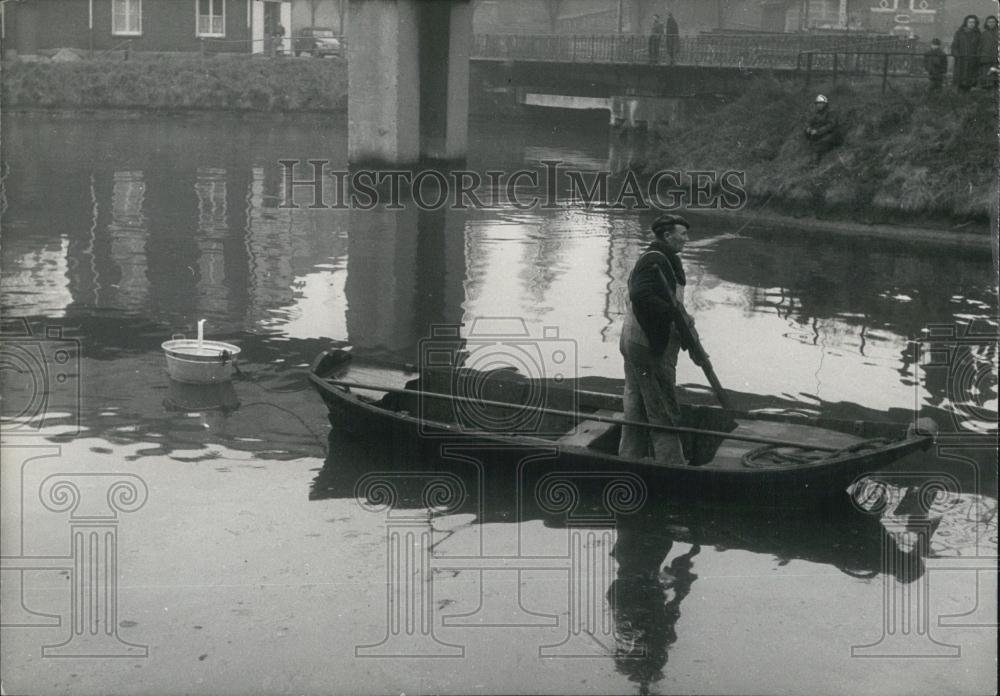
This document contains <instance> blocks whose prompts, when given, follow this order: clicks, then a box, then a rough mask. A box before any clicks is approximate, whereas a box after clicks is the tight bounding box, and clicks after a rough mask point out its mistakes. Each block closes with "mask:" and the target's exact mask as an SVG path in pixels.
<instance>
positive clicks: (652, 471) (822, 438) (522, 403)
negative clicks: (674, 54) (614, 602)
mask: <svg viewBox="0 0 1000 696" xmlns="http://www.w3.org/2000/svg"><path fill="white" fill-rule="evenodd" d="M310 379H311V380H312V383H313V386H314V387H315V388H316V390H317V391H318V392H319V394H320V396H321V397H322V398H323V400H324V401H325V403H326V405H327V408H328V409H329V410H330V420H331V422H332V423H333V425H334V427H336V428H344V429H346V430H348V431H351V432H355V433H357V434H359V435H363V436H364V437H366V438H369V439H370V440H371V441H372V442H378V443H380V444H384V445H387V446H394V447H399V448H402V449H404V450H405V451H407V452H410V453H419V455H420V456H421V458H424V459H425V461H432V460H433V459H434V458H435V457H436V456H437V454H438V453H440V451H441V450H440V448H441V445H442V443H445V442H461V443H470V442H475V443H478V444H480V445H482V446H484V447H492V448H493V449H494V451H493V453H492V455H493V456H501V454H502V452H504V451H509V449H510V448H511V447H522V448H523V447H529V448H550V449H551V450H552V451H553V454H552V459H553V464H554V465H555V466H556V467H557V468H559V467H561V468H563V469H572V470H580V471H595V470H600V471H606V470H611V471H622V472H632V473H635V474H636V475H639V476H641V477H643V479H645V480H647V481H648V482H649V483H650V485H653V486H655V490H656V491H657V493H658V494H660V493H662V492H664V491H674V492H677V493H678V494H681V495H683V497H685V498H688V499H690V498H692V497H698V498H700V499H705V500H710V499H722V500H733V501H739V502H741V503H745V504H751V505H754V504H761V505H780V506H782V507H787V506H793V507H798V506H809V505H813V504H815V503H817V502H818V501H824V500H829V499H838V498H842V497H843V492H844V491H845V490H846V489H847V488H848V486H850V485H851V484H852V483H853V482H854V481H856V480H857V479H858V478H859V477H862V476H864V475H866V474H871V473H873V472H875V471H878V470H879V469H881V468H883V467H885V466H887V465H889V464H891V463H893V462H895V461H898V460H900V459H902V458H903V457H906V456H907V455H909V454H911V453H914V452H918V451H920V450H923V449H926V448H927V447H928V446H929V445H930V444H931V437H929V436H926V435H918V434H915V433H913V432H911V431H908V429H907V427H906V426H905V425H900V424H891V423H876V422H866V421H844V420H837V419H826V418H816V417H802V416H787V415H779V414H773V413H757V412H742V411H734V410H724V409H721V408H716V407H710V406H693V405H685V406H683V407H682V417H683V426H684V428H683V430H684V432H682V433H681V438H682V440H683V442H684V449H685V452H687V453H689V455H690V456H691V464H692V465H687V466H684V465H681V466H670V465H658V464H656V463H654V462H653V460H651V459H643V460H631V459H625V458H622V457H619V456H618V455H617V449H618V441H619V437H620V432H621V423H622V417H623V413H622V411H623V409H622V405H621V397H620V396H618V395H614V394H606V393H596V392H584V391H579V390H574V389H569V388H566V387H564V386H560V385H558V384H556V383H554V382H549V381H542V380H530V379H527V378H525V377H523V376H521V375H519V374H517V373H516V372H512V371H508V370H495V371H492V372H483V371H476V370H470V369H466V368H455V369H452V368H434V369H426V370H424V371H423V372H422V373H421V374H416V373H413V372H408V371H406V370H403V369H391V368H388V367H373V366H365V365H355V364H351V363H350V360H349V354H347V353H344V352H343V351H332V352H324V353H322V354H320V356H318V357H317V358H316V360H314V362H313V365H312V368H311V373H310ZM362 385H364V386H362ZM775 442H786V443H787V442H796V443H803V444H804V445H805V446H804V447H786V446H776V445H774V444H773V443H775ZM767 443H772V444H768V445H767V446H765V447H762V446H761V445H762V444H767Z"/></svg>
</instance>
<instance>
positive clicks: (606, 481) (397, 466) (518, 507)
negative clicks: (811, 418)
mask: <svg viewBox="0 0 1000 696" xmlns="http://www.w3.org/2000/svg"><path fill="white" fill-rule="evenodd" d="M328 447H329V455H328V458H327V461H326V463H325V465H324V467H323V469H322V470H321V471H320V472H319V474H318V475H317V477H316V479H315V480H314V482H313V486H312V490H311V492H310V497H311V498H312V499H321V498H342V499H349V500H358V502H359V503H361V506H362V508H365V509H373V508H374V507H375V506H377V505H383V506H388V508H389V509H388V510H387V511H385V512H384V514H385V515H386V523H387V525H391V524H392V523H393V520H394V519H395V520H406V521H407V524H408V525H410V526H407V527H405V528H401V529H406V530H407V533H412V530H413V526H414V520H418V519H425V520H426V523H425V525H426V529H427V530H432V529H438V530H442V531H441V532H440V535H439V536H438V537H436V538H437V539H440V541H439V542H437V543H436V544H435V545H433V546H431V547H429V548H428V551H427V552H428V554H429V555H430V557H429V558H428V560H427V563H426V565H427V567H433V566H434V564H435V563H437V562H438V556H436V555H435V554H437V553H440V559H443V561H444V562H445V563H447V561H448V559H449V554H452V553H454V550H453V549H451V548H450V547H449V544H451V543H452V542H453V541H454V540H453V539H451V538H450V536H449V535H450V534H452V533H453V530H455V529H456V525H460V526H461V528H462V529H469V528H471V527H478V531H475V532H470V534H471V535H472V537H473V538H476V539H482V540H484V541H483V543H486V541H485V540H486V538H487V537H488V536H490V535H496V538H497V539H499V540H502V539H505V538H508V535H507V534H505V532H504V527H505V526H510V525H524V527H523V529H524V530H525V532H527V530H530V529H532V528H533V527H532V526H531V525H530V523H531V522H533V521H537V520H540V521H541V522H542V523H543V525H544V527H545V528H548V529H566V530H567V532H568V534H571V533H573V532H574V531H576V532H578V533H580V534H581V535H585V534H586V533H587V530H594V529H595V528H597V529H600V528H604V529H606V530H613V533H614V536H613V540H614V547H613V549H614V550H613V551H612V548H611V546H604V545H602V546H598V547H597V549H596V550H592V551H591V553H592V554H594V555H596V556H598V557H604V558H607V554H608V553H610V554H611V556H612V557H613V559H614V562H615V566H616V567H612V568H610V569H609V574H608V575H605V573H604V565H603V562H602V561H601V559H600V558H597V560H596V561H595V562H594V563H593V564H592V565H590V566H586V565H581V566H574V567H577V568H580V569H581V570H580V572H581V576H582V578H581V582H582V583H583V584H584V585H586V587H587V588H588V590H589V591H591V592H598V593H599V594H597V595H596V597H598V598H603V599H604V602H605V604H604V606H607V607H609V608H610V611H611V614H610V618H611V623H612V624H613V635H608V634H598V635H597V636H596V637H597V638H598V639H601V641H602V644H603V645H604V646H605V652H604V654H605V655H607V656H608V657H610V658H612V659H613V660H614V663H615V667H616V669H617V670H618V671H619V672H620V673H621V674H623V675H625V676H626V677H627V678H628V679H629V680H630V681H631V682H634V683H636V684H637V685H639V687H640V688H641V689H643V690H645V689H647V688H648V687H649V686H650V685H652V684H654V683H656V682H657V681H659V680H660V679H661V678H662V677H663V673H664V672H665V671H666V670H665V667H666V665H667V662H668V655H669V651H670V648H671V646H672V645H673V644H674V643H675V642H676V641H677V640H678V631H680V632H681V633H683V624H680V623H679V620H680V617H681V614H682V612H683V610H684V606H683V605H684V603H685V601H686V597H688V596H689V595H690V593H691V592H692V591H695V592H696V594H697V592H698V590H697V586H696V582H697V580H698V566H699V561H700V560H702V559H703V557H704V556H705V555H710V554H713V553H714V554H718V553H725V552H728V551H746V552H750V553H753V554H759V555H762V556H765V557H767V556H771V557H773V558H774V559H775V561H776V565H777V567H781V566H785V565H787V564H789V563H791V562H793V561H800V560H801V561H806V562H808V563H813V564H821V565H826V566H830V567H833V568H836V569H838V570H839V571H840V572H842V573H844V574H845V575H847V576H849V577H851V578H863V579H873V578H876V577H877V576H878V575H879V574H880V573H881V574H887V575H888V576H889V577H888V580H887V581H888V582H900V583H903V584H908V583H911V582H913V581H915V580H917V579H919V578H920V577H921V576H922V575H923V573H924V565H923V555H924V553H925V551H926V545H920V546H919V547H914V548H912V549H901V548H900V547H899V546H898V545H897V544H896V541H895V537H894V536H893V535H891V534H889V533H887V531H886V529H885V528H884V527H883V525H882V520H881V515H880V514H877V513H874V512H869V511H868V510H867V509H866V508H864V507H862V506H856V505H851V504H848V505H846V506H844V507H843V508H840V509H839V510H838V511H837V513H836V514H833V513H831V511H829V510H827V511H826V512H825V513H824V514H816V513H812V512H802V511H795V510H778V511H774V510H769V511H766V512H764V511H761V510H756V509H753V508H746V507H740V506H733V505H726V506H711V505H704V504H698V503H695V504H690V505H685V504H683V503H674V502H670V501H664V500H662V499H657V498H654V497H651V496H650V497H645V498H642V497H641V496H632V497H623V498H618V499H615V497H614V496H611V495H609V492H610V491H612V490H615V488H614V487H615V486H616V485H622V484H625V486H624V487H628V485H631V484H635V483H636V479H635V478H634V477H633V476H632V475H631V474H629V473H627V472H612V471H605V472H599V473H601V476H600V477H598V476H594V477H591V478H589V479H588V478H586V477H584V476H582V475H580V472H559V471H558V470H556V472H553V471H552V469H551V467H549V466H547V462H546V461H545V460H544V459H540V458H537V457H535V458H533V454H534V453H533V452H532V451H529V450H524V451H523V452H522V454H524V460H523V461H522V462H521V463H519V465H518V466H517V467H511V466H510V465H509V463H505V462H503V461H502V460H499V459H490V458H489V457H488V456H487V455H486V454H485V453H484V452H482V451H481V450H477V448H476V447H475V445H474V443H473V444H470V445H468V446H459V447H458V448H457V449H456V450H454V451H452V452H450V453H446V454H445V456H444V457H442V458H441V461H440V462H438V463H436V464H435V466H434V467H433V470H432V471H429V470H428V469H427V468H424V467H422V466H421V464H420V463H419V462H415V461H414V460H413V458H412V457H411V456H410V453H409V452H406V451H404V450H401V449H390V448H377V449H375V450H373V449H372V448H371V447H370V443H368V442H366V441H363V440H360V439H358V438H351V437H348V436H347V435H345V433H343V432H340V431H338V430H336V429H335V430H334V431H332V432H331V434H330V439H329V443H328ZM553 473H555V474H556V477H557V479H558V480H557V481H553V478H552V474H553ZM376 480H377V482H378V485H371V484H372V483H373V482H374V481H376ZM553 483H557V484H558V485H559V486H560V488H559V490H560V491H561V493H562V495H561V498H560V499H561V500H562V501H565V502H566V505H562V506H559V509H558V510H556V511H553V505H552V503H553V502H554V501H555V500H556V498H557V496H555V495H553V492H554V491H555V490H556V489H555V487H554V486H553V485H552V484H553ZM446 488H447V489H450V490H452V491H455V492H456V494H454V495H446V496H440V495H438V494H439V493H440V492H441V491H442V490H444V489H446ZM619 490H620V489H619ZM402 510H411V511H412V510H418V511H421V513H418V514H416V515H414V514H413V513H412V512H409V513H406V512H399V511H402ZM425 510H426V517H423V514H422V513H423V511H425ZM470 517H471V519H470ZM449 518H450V519H449ZM525 523H528V524H525ZM417 524H419V523H417ZM387 529H388V527H387ZM445 530H447V531H445ZM428 534H430V531H428ZM480 535H481V536H480ZM609 535H610V531H609ZM598 536H599V535H598ZM386 543H388V542H386ZM491 547H495V544H494V543H493V541H490V542H489V543H487V545H486V546H485V547H480V548H491ZM459 548H465V547H461V546H460V547H459ZM591 548H592V549H593V547H591ZM484 553H485V552H484ZM893 558H896V560H893ZM532 562H533V563H536V564H537V562H538V559H537V558H532ZM505 567H507V568H516V567H517V560H516V558H514V557H510V558H508V559H507V560H506V561H505ZM531 567H535V566H534V565H532V566H531ZM756 567H758V568H759V567H760V566H759V565H757V566H756ZM776 574H777V575H780V571H777V573H776ZM426 581H427V582H435V583H436V582H438V579H437V578H435V577H434V576H433V574H430V575H428V576H427V579H426ZM709 584H710V583H709ZM440 589H441V590H442V592H441V594H439V595H438V596H441V595H443V594H444V593H445V592H447V589H446V586H445V585H442V586H441V587H440ZM576 589H580V588H576ZM435 591H437V590H435ZM581 591H582V590H581ZM573 592H574V588H573V587H570V586H567V589H566V593H567V598H571V597H573V596H577V595H574V594H573ZM517 598H518V595H517V593H514V594H513V596H512V599H511V601H514V600H517ZM550 601H552V602H553V603H556V606H559V605H558V604H557V602H558V601H559V600H558V599H557V598H552V599H551V600H550ZM567 601H569V599H567ZM703 601H704V600H703ZM597 604H598V605H600V604H601V602H600V601H598V602H597ZM536 608H538V607H537V606H536ZM546 608H548V606H546ZM598 609H599V610H601V611H603V609H601V607H598ZM750 611H752V610H750ZM588 616H589V615H588ZM581 623H585V622H583V621H582V620H581ZM682 637H683V636H682Z"/></svg>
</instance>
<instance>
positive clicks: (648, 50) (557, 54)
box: [473, 34, 918, 70]
mask: <svg viewBox="0 0 1000 696" xmlns="http://www.w3.org/2000/svg"><path fill="white" fill-rule="evenodd" d="M673 41H674V43H673V45H671V42H670V41H669V40H668V39H667V38H666V37H661V38H660V40H659V45H658V49H657V46H655V45H654V44H653V41H651V38H650V37H649V36H646V35H641V34H594V35H589V36H587V35H576V34H573V35H570V34H552V35H549V34H535V35H521V34H477V35H476V37H475V48H474V52H473V55H474V57H476V58H480V59H486V60H521V61H545V62H564V63H623V64H636V65H639V64H647V65H648V64H670V63H673V64H676V65H688V66H704V67H736V68H739V67H747V68H771V69H785V70H796V69H801V58H800V56H802V55H804V54H807V53H811V54H816V55H821V56H834V55H837V54H848V53H850V54H852V55H861V54H876V53H878V54H882V53H892V54H893V55H897V54H899V55H903V54H914V55H915V52H916V51H917V50H918V46H917V44H916V42H914V41H912V40H909V39H901V38H899V37H894V36H875V35H852V34H753V35H741V36H731V35H713V34H703V35H700V36H694V37H683V38H677V39H674V40H673ZM671 49H673V50H671ZM830 60H832V58H831V59H830ZM816 69H817V70H819V69H820V67H819V64H817V66H816Z"/></svg>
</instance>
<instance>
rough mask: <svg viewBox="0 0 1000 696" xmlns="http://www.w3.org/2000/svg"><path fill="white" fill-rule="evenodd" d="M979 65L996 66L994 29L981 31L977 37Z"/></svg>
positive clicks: (995, 36) (995, 32) (995, 33)
mask: <svg viewBox="0 0 1000 696" xmlns="http://www.w3.org/2000/svg"><path fill="white" fill-rule="evenodd" d="M979 65H980V66H983V65H997V30H996V29H993V30H990V29H983V32H982V33H981V34H980V35H979Z"/></svg>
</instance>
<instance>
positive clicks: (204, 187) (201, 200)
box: [194, 167, 229, 317]
mask: <svg viewBox="0 0 1000 696" xmlns="http://www.w3.org/2000/svg"><path fill="white" fill-rule="evenodd" d="M194 192H195V196H196V197H197V199H198V238H197V244H198V251H199V255H198V312H197V314H198V316H201V317H204V316H224V315H225V313H226V310H227V306H228V299H229V298H228V288H227V282H226V280H227V279H226V263H225V257H224V252H225V242H226V237H227V236H228V234H229V221H228V216H227V214H226V170H225V169H216V168H211V167H204V168H199V169H198V173H197V178H196V180H195V184H194Z"/></svg>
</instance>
